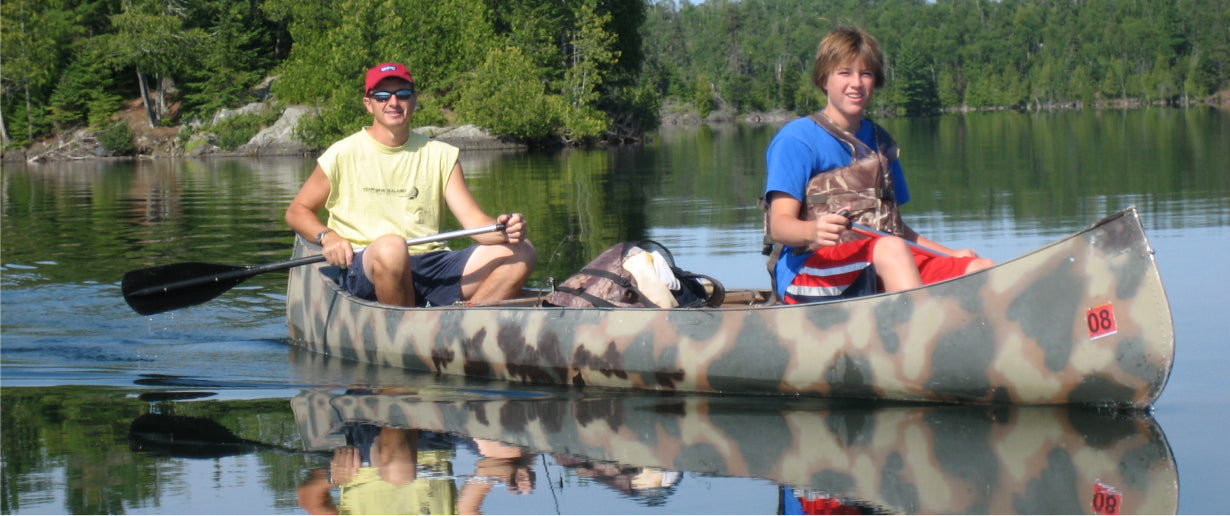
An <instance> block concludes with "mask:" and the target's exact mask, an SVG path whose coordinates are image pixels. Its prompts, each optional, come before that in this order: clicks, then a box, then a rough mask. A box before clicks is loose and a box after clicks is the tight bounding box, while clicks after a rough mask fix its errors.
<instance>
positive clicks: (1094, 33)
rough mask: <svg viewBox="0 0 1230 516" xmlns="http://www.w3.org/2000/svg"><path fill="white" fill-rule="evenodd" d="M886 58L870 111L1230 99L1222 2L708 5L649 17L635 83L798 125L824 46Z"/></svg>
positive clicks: (1229, 45) (718, 0) (1227, 4)
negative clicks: (874, 47)
mask: <svg viewBox="0 0 1230 516" xmlns="http://www.w3.org/2000/svg"><path fill="white" fill-rule="evenodd" d="M839 24H840V25H853V26H857V27H861V28H863V29H865V30H867V31H868V32H870V33H871V34H872V35H874V36H875V37H876V38H877V39H878V40H879V41H880V43H881V46H882V47H883V50H884V52H885V58H886V64H887V72H888V78H889V80H888V85H887V88H886V90H885V91H883V92H882V94H881V95H880V96H879V97H878V99H877V100H878V106H877V108H879V109H887V110H890V111H895V110H900V111H904V112H906V113H921V112H931V111H935V110H938V109H951V108H988V107H1007V108H1023V109H1028V108H1049V107H1060V106H1064V105H1080V106H1093V105H1095V104H1097V103H1098V102H1099V101H1102V102H1110V101H1117V100H1130V101H1132V102H1144V103H1152V102H1157V101H1163V102H1168V103H1176V102H1183V101H1189V102H1190V101H1195V100H1204V99H1205V98H1206V97H1207V96H1208V95H1210V94H1213V93H1215V92H1217V91H1219V90H1222V89H1226V88H1227V87H1230V0H1002V1H993V0H936V1H934V2H932V1H922V0H744V1H738V2H736V1H731V0H707V1H705V2H703V3H698V4H695V5H693V4H690V3H688V2H687V0H682V1H681V2H676V3H672V2H669V1H668V2H661V3H656V4H654V5H652V6H651V8H650V10H649V14H648V16H647V18H646V21H645V26H644V30H643V34H644V39H645V46H644V48H645V50H644V53H645V63H644V78H645V79H646V80H650V81H652V82H653V84H654V86H655V89H656V91H658V92H660V93H662V94H663V95H665V96H666V97H668V98H671V99H676V100H679V101H682V102H685V103H690V104H692V105H694V106H696V107H697V108H699V109H700V111H701V114H702V115H703V114H705V113H706V112H707V111H709V110H711V109H718V108H729V109H730V110H732V111H734V112H746V111H768V110H773V109H783V110H787V111H792V112H797V113H805V112H809V111H813V110H815V109H817V108H818V107H819V105H820V102H821V98H820V97H819V96H818V93H817V92H816V90H815V88H814V86H812V84H811V80H810V79H811V69H812V62H813V59H814V57H815V52H816V46H817V44H818V43H819V41H820V38H821V37H823V35H824V34H825V33H826V32H828V31H829V30H830V29H831V28H833V27H834V26H836V25H839Z"/></svg>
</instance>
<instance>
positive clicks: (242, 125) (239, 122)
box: [208, 109, 281, 151]
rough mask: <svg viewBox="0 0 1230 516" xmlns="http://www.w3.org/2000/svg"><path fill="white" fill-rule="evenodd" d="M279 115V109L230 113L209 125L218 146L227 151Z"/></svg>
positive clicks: (248, 139) (271, 122)
mask: <svg viewBox="0 0 1230 516" xmlns="http://www.w3.org/2000/svg"><path fill="white" fill-rule="evenodd" d="M279 116H281V110H275V109H267V110H265V111H263V112H260V113H249V114H239V115H232V116H229V117H227V118H224V119H222V120H221V121H219V122H218V123H216V124H213V125H212V126H210V127H209V129H208V131H209V132H212V133H214V135H215V136H217V143H218V146H219V147H222V148H223V149H226V150H228V151H233V150H235V149H238V148H239V147H240V146H241V145H243V144H245V143H248V142H249V141H251V140H252V137H253V136H256V133H259V132H260V131H261V129H264V128H265V127H268V126H270V125H272V124H273V123H274V122H276V121H277V120H278V117H279Z"/></svg>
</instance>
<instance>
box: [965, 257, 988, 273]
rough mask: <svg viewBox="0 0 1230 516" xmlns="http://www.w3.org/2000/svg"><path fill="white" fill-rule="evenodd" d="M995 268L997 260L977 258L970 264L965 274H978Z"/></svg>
mask: <svg viewBox="0 0 1230 516" xmlns="http://www.w3.org/2000/svg"><path fill="white" fill-rule="evenodd" d="M994 266H995V260H992V259H990V258H975V259H974V260H973V261H971V262H969V266H968V267H966V268H965V273H966V274H969V273H971V272H977V271H980V270H983V269H990V268H991V267H994Z"/></svg>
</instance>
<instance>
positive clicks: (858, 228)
mask: <svg viewBox="0 0 1230 516" xmlns="http://www.w3.org/2000/svg"><path fill="white" fill-rule="evenodd" d="M850 231H853V232H855V233H858V234H861V235H864V236H869V237H882V236H892V235H890V234H888V233H885V232H883V231H876V230H874V229H871V228H870V227H867V226H864V225H862V224H859V223H857V222H854V221H850ZM902 240H905V239H904V238H903V239H902ZM905 244H906V245H908V246H910V247H913V248H914V249H917V250H919V251H922V252H923V253H925V254H929V255H931V256H934V257H936V258H947V257H948V256H949V255H948V254H947V253H941V252H939V251H936V250H935V249H932V248H930V247H926V246H922V245H918V244H917V243H915V242H911V241H909V240H905Z"/></svg>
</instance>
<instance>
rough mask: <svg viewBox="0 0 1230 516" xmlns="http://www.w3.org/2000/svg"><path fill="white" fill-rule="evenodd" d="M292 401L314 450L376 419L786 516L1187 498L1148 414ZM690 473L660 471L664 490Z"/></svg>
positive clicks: (1143, 508) (509, 400)
mask: <svg viewBox="0 0 1230 516" xmlns="http://www.w3.org/2000/svg"><path fill="white" fill-rule="evenodd" d="M291 405H292V408H293V409H294V412H295V418H296V420H297V423H298V425H299V427H300V432H301V434H302V438H303V440H304V442H305V443H306V444H307V445H308V447H309V448H310V449H313V450H326V449H335V448H337V447H339V446H344V444H345V443H344V442H343V440H344V437H343V434H342V433H341V431H342V429H343V428H345V426H346V425H347V424H349V423H350V422H356V421H363V422H370V423H377V424H379V425H383V426H386V427H392V428H403V429H421V430H428V431H431V432H438V433H448V434H452V435H454V436H461V437H465V438H472V439H481V440H489V441H494V442H500V443H505V444H508V445H512V446H516V447H520V448H522V449H524V450H527V451H528V452H531V453H547V454H552V456H553V457H554V458H555V459H556V460H557V461H558V462H559V464H561V465H570V464H571V465H586V467H587V468H588V470H589V471H595V470H597V467H596V465H601V466H602V467H606V468H613V470H614V469H617V470H619V471H620V472H623V471H624V470H625V468H627V471H628V473H631V474H632V476H629V477H627V478H625V479H623V480H621V482H625V483H627V485H629V486H631V482H632V480H633V479H634V478H635V474H636V473H638V472H639V471H650V472H651V473H653V472H658V473H662V474H663V475H666V476H667V477H668V478H672V476H671V475H670V474H673V473H676V472H686V473H688V474H691V475H694V476H695V475H711V476H722V477H756V478H762V479H766V480H769V481H772V482H774V483H777V484H780V485H782V486H783V489H782V496H781V498H782V500H781V502H782V503H779V508H780V510H781V511H782V512H791V511H792V509H793V508H794V507H796V506H798V507H804V508H803V509H794V510H807V509H806V508H805V507H807V506H808V500H809V497H810V500H811V501H813V502H814V501H815V500H818V499H821V498H823V499H827V500H835V501H836V502H826V503H839V504H846V505H849V506H852V507H863V508H865V509H866V510H865V511H864V512H891V513H897V512H904V513H998V514H1017V513H1065V514H1137V513H1148V514H1164V513H1170V514H1173V513H1175V512H1176V511H1177V506H1178V473H1177V470H1176V466H1175V461H1174V457H1173V455H1172V454H1171V452H1170V447H1169V445H1168V444H1167V442H1166V439H1165V436H1164V435H1163V433H1162V431H1161V429H1160V428H1159V427H1158V425H1157V424H1156V423H1155V422H1154V420H1153V418H1152V417H1150V416H1149V415H1148V414H1147V413H1136V412H1132V413H1113V412H1099V411H1091V410H1088V409H1081V408H1075V407H1012V406H990V407H989V406H970V405H891V406H886V405H882V404H881V405H872V406H869V405H866V404H854V403H848V402H838V401H833V400H824V399H800V398H793V399H781V398H773V397H726V396H677V395H671V396H663V395H646V394H640V393H626V392H620V393H611V394H605V393H602V392H595V391H591V390H587V391H585V393H584V395H582V394H579V393H578V394H574V393H540V392H534V393H525V392H518V391H505V392H501V391H473V390H465V389H424V390H420V391H417V392H410V393H401V394H375V393H353V392H352V393H341V392H338V391H335V390H306V391H304V392H303V393H301V394H300V395H298V396H296V397H295V398H293V399H292V400H291ZM636 468H640V469H639V470H638V469H636ZM578 474H580V473H578ZM611 476H612V477H613V476H614V475H611ZM679 478H680V477H679V476H678V475H677V474H676V475H675V476H673V479H672V480H668V481H665V482H663V481H662V480H661V479H659V483H660V484H659V489H660V490H659V491H657V493H659V494H668V493H669V490H670V487H671V486H673V485H675V483H676V482H678V479H679ZM663 485H664V486H665V487H666V489H661V487H662V486H663ZM791 498H793V500H791ZM810 506H811V507H813V510H814V509H815V508H817V507H820V504H816V503H812V504H811V505H810Z"/></svg>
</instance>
